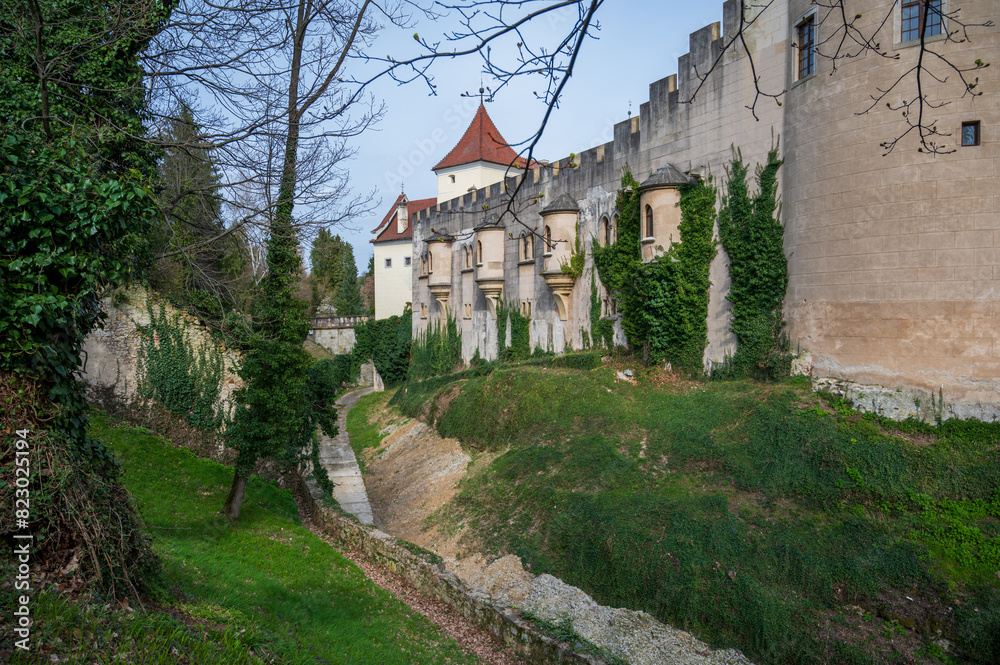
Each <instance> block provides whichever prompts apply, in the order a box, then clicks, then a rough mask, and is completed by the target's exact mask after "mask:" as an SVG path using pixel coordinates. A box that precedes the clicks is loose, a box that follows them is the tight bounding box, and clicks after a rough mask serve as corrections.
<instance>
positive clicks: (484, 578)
mask: <svg viewBox="0 0 1000 665" xmlns="http://www.w3.org/2000/svg"><path fill="white" fill-rule="evenodd" d="M389 396H390V395H389V394H388V393H377V394H374V395H370V396H368V397H365V398H363V399H362V401H361V402H360V404H359V407H360V408H356V409H355V411H353V412H352V413H351V414H350V416H349V419H350V420H349V428H350V431H351V433H352V439H353V440H352V443H353V444H354V445H355V447H356V449H357V451H358V459H359V462H360V463H361V465H362V469H363V475H364V480H365V485H366V487H367V490H368V497H369V500H370V502H371V507H372V511H373V514H374V520H375V524H376V525H377V526H378V527H379V528H380V529H382V530H383V531H385V532H386V533H389V534H391V535H393V536H396V537H399V538H402V539H404V540H407V541H409V542H411V543H414V544H416V545H419V546H420V547H423V548H424V549H427V550H430V551H432V552H434V553H435V554H437V555H439V556H440V557H441V558H442V559H443V561H444V565H445V566H446V567H447V569H448V570H449V571H451V572H454V573H455V574H457V575H458V576H459V577H460V578H462V580H463V581H464V582H465V583H466V584H468V585H470V586H473V587H477V588H479V589H481V590H483V591H485V592H487V593H489V594H490V595H492V596H493V597H494V598H496V599H498V600H500V601H502V602H504V603H506V604H508V605H511V606H513V607H515V608H517V609H519V610H521V611H522V612H527V613H529V616H534V617H536V618H537V619H538V620H541V622H544V623H547V624H549V625H550V626H555V627H557V628H558V627H563V628H565V629H570V627H571V629H572V630H573V631H575V632H576V633H577V634H578V635H579V636H581V637H583V638H584V639H586V640H587V641H589V642H590V643H592V644H593V645H596V646H597V647H599V648H600V649H602V650H604V651H605V652H606V653H607V654H609V655H611V656H613V657H614V658H617V659H621V661H623V662H626V663H631V664H633V665H654V664H662V663H671V664H678V665H688V664H690V665H723V664H725V665H737V664H739V665H743V664H749V663H750V661H749V660H748V659H747V658H746V657H745V656H743V655H742V654H741V653H739V652H738V651H735V650H731V649H730V650H712V649H710V648H709V647H708V646H707V645H706V644H705V643H703V642H701V641H700V640H698V639H696V638H694V637H693V636H692V635H691V634H690V633H687V632H684V631H681V630H677V629H674V628H672V627H670V626H668V625H665V624H663V623H661V622H659V621H657V620H656V619H654V618H653V617H652V616H650V615H649V614H647V613H645V612H636V611H632V610H627V609H618V608H610V607H604V606H602V605H600V604H598V603H597V602H595V601H594V600H593V599H592V598H591V597H590V596H588V595H587V594H586V593H584V592H583V591H581V590H580V589H578V588H576V587H574V586H571V585H569V584H566V583H564V582H562V581H561V580H559V579H558V578H556V577H553V576H552V575H548V574H542V575H533V574H531V573H530V572H528V571H526V570H525V569H524V567H523V566H522V563H521V560H520V558H519V557H517V556H515V555H513V554H507V555H506V556H500V557H497V556H489V555H487V554H484V550H485V548H483V547H482V546H481V544H480V543H478V542H476V539H475V538H474V537H473V536H472V534H471V530H470V529H467V528H465V527H466V526H468V525H467V524H464V523H462V522H456V521H455V520H450V519H448V518H447V516H448V515H449V514H450V512H451V511H450V510H449V507H450V504H451V502H452V501H454V500H455V499H456V497H457V496H458V494H459V486H460V484H461V483H462V482H463V480H466V479H468V478H472V477H474V476H475V475H476V474H478V473H481V472H482V471H483V470H484V469H486V468H487V467H489V465H490V463H491V461H492V460H493V459H495V458H496V457H497V456H498V454H499V453H487V452H476V451H474V450H472V449H469V450H468V451H467V450H465V449H463V447H462V445H461V444H460V442H459V441H458V440H457V439H451V438H442V437H441V436H439V435H438V433H437V431H436V430H435V429H434V427H432V426H429V425H427V424H426V423H425V422H423V421H421V420H417V419H409V418H405V417H404V416H402V415H401V414H400V413H399V412H398V411H397V410H395V409H394V408H393V407H391V406H389V405H388V401H389ZM359 433H360V436H358V435H359ZM357 439H360V441H359V442H358V443H355V442H354V440H357ZM470 453H471V454H470Z"/></svg>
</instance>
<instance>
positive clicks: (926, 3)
mask: <svg viewBox="0 0 1000 665" xmlns="http://www.w3.org/2000/svg"><path fill="white" fill-rule="evenodd" d="M925 21H926V23H925ZM943 23H944V21H943V10H942V7H941V0H903V4H902V5H901V12H900V29H899V41H901V42H910V41H914V40H917V39H920V26H921V25H924V26H925V27H924V37H933V36H935V35H940V34H941V30H942V28H943Z"/></svg>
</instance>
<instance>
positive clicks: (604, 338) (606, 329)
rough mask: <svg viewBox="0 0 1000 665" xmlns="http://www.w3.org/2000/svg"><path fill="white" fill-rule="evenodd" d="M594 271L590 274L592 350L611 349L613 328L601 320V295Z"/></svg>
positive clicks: (606, 320) (613, 339)
mask: <svg viewBox="0 0 1000 665" xmlns="http://www.w3.org/2000/svg"><path fill="white" fill-rule="evenodd" d="M595 273H596V270H595V271H594V272H591V273H590V339H591V346H592V347H593V348H595V349H596V348H599V347H602V346H603V347H604V348H605V349H609V350H610V349H613V348H614V344H615V326H614V323H612V322H611V321H610V320H608V319H602V318H601V294H600V291H599V290H598V289H597V277H596V274H595Z"/></svg>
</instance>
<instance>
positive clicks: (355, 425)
mask: <svg viewBox="0 0 1000 665" xmlns="http://www.w3.org/2000/svg"><path fill="white" fill-rule="evenodd" d="M392 395H393V391H391V390H390V391H385V392H377V393H369V394H367V395H365V396H364V397H362V398H361V399H359V400H358V401H357V403H356V404H355V405H354V406H353V407H351V410H350V411H348V412H347V431H348V432H350V434H351V436H350V439H351V448H353V449H354V456H355V457H356V458H357V460H358V467H359V468H360V469H361V471H362V472H364V470H365V456H364V454H363V452H364V450H365V449H367V448H378V446H379V444H381V443H382V439H384V438H385V437H386V436H388V434H382V433H381V432H382V431H383V430H385V428H386V427H387V426H388V425H400V424H402V423H403V422H405V421H406V418H398V417H397V418H392V419H391V420H390V421H387V420H386V419H385V418H382V419H375V421H374V422H371V421H372V420H373V413H374V412H375V411H377V410H380V409H383V408H384V407H385V405H386V403H387V402H388V401H389V398H390V397H391V396H392Z"/></svg>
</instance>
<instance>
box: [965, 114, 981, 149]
mask: <svg viewBox="0 0 1000 665" xmlns="http://www.w3.org/2000/svg"><path fill="white" fill-rule="evenodd" d="M962 145H963V146H973V145H979V121H978V120H976V121H974V122H963V123H962Z"/></svg>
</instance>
